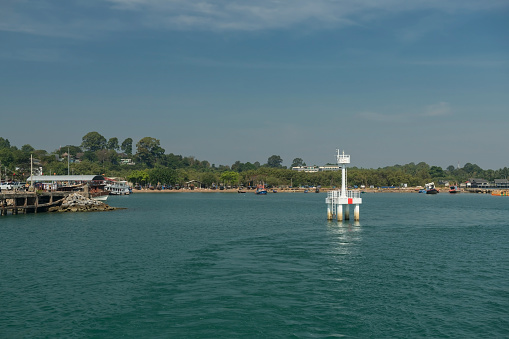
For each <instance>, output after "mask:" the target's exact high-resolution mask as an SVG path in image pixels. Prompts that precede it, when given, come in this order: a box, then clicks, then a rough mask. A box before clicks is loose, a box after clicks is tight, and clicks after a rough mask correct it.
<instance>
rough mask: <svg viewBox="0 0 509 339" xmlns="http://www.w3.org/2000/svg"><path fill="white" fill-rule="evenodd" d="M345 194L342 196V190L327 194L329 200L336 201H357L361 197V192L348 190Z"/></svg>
mask: <svg viewBox="0 0 509 339" xmlns="http://www.w3.org/2000/svg"><path fill="white" fill-rule="evenodd" d="M345 193H346V194H345V195H342V194H341V190H335V191H329V192H327V198H328V199H334V200H336V199H339V198H351V199H356V198H360V197H361V191H354V190H346V192H345Z"/></svg>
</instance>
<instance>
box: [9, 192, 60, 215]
mask: <svg viewBox="0 0 509 339" xmlns="http://www.w3.org/2000/svg"><path fill="white" fill-rule="evenodd" d="M68 194H69V192H42V193H35V192H9V193H0V215H1V216H4V215H7V214H8V212H9V211H10V212H11V214H13V215H16V214H19V213H22V214H27V213H38V212H46V211H48V209H49V208H50V207H53V206H58V205H59V204H61V203H62V200H63V199H64V198H65V197H66V196H67V195H68Z"/></svg>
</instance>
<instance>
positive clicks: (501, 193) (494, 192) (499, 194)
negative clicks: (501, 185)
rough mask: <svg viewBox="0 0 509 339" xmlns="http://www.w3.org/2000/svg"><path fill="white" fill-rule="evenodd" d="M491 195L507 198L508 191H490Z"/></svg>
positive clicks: (508, 195)
mask: <svg viewBox="0 0 509 339" xmlns="http://www.w3.org/2000/svg"><path fill="white" fill-rule="evenodd" d="M491 195H496V196H499V197H500V196H502V197H509V190H496V191H492V192H491Z"/></svg>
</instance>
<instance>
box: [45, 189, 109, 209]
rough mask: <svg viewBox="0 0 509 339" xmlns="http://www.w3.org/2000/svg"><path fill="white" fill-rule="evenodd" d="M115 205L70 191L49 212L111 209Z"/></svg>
mask: <svg viewBox="0 0 509 339" xmlns="http://www.w3.org/2000/svg"><path fill="white" fill-rule="evenodd" d="M116 209H117V208H116V207H111V206H109V205H107V204H105V203H103V202H101V201H98V200H94V199H89V198H86V197H84V196H83V195H81V194H79V193H72V194H70V195H68V196H67V197H66V198H64V199H63V201H62V204H61V205H60V206H54V207H51V208H50V209H49V212H93V211H113V210H116Z"/></svg>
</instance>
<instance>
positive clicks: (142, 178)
mask: <svg viewBox="0 0 509 339" xmlns="http://www.w3.org/2000/svg"><path fill="white" fill-rule="evenodd" d="M148 180H149V174H148V170H135V171H132V172H131V173H130V174H129V175H128V176H127V181H129V182H131V183H133V184H140V185H146V184H147V183H148Z"/></svg>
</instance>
